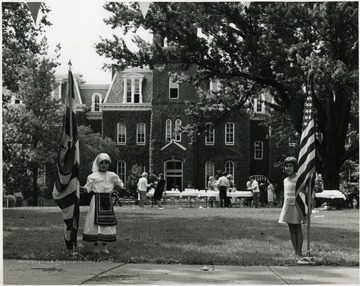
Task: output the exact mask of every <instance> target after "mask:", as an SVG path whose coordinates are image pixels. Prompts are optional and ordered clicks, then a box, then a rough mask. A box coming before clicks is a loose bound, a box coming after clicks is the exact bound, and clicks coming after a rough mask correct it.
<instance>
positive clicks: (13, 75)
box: [1, 2, 51, 102]
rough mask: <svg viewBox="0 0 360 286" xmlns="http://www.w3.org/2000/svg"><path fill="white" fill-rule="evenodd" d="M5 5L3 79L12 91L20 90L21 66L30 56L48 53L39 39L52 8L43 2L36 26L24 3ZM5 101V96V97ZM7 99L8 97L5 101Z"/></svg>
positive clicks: (3, 11)
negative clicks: (40, 15)
mask: <svg viewBox="0 0 360 286" xmlns="http://www.w3.org/2000/svg"><path fill="white" fill-rule="evenodd" d="M1 6H2V79H3V86H4V87H6V88H7V89H9V90H11V91H12V92H16V91H18V89H19V86H18V82H19V79H20V74H19V68H21V67H22V66H23V65H24V63H25V62H26V60H27V58H28V57H29V56H30V55H34V54H38V55H41V54H42V55H45V54H46V48H45V46H44V45H43V42H41V41H39V37H40V35H41V34H42V33H43V32H44V29H45V27H46V26H50V25H51V23H50V22H49V21H48V20H47V14H48V13H49V12H50V9H49V8H48V7H47V6H46V5H45V4H44V3H42V4H41V6H40V9H41V12H42V14H43V16H42V18H41V19H40V21H39V23H38V25H37V26H35V25H34V22H33V19H32V17H31V14H30V11H29V9H28V8H27V6H26V4H25V3H15V2H12V3H11V2H3V3H1ZM3 100H4V98H3ZM4 101H5V102H6V101H7V98H5V100H4Z"/></svg>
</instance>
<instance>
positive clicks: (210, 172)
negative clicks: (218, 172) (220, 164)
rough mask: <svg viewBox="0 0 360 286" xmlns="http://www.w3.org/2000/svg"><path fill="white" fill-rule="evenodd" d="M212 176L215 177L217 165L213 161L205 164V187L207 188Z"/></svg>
mask: <svg viewBox="0 0 360 286" xmlns="http://www.w3.org/2000/svg"><path fill="white" fill-rule="evenodd" d="M210 176H215V164H214V162H213V161H207V162H206V163H205V186H207V183H208V181H209V177H210Z"/></svg>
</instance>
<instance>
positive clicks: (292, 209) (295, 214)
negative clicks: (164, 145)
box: [80, 153, 304, 257]
mask: <svg viewBox="0 0 360 286" xmlns="http://www.w3.org/2000/svg"><path fill="white" fill-rule="evenodd" d="M110 163H111V159H110V157H109V155H108V154H105V153H101V154H99V155H98V156H97V157H96V159H95V160H94V162H93V166H92V172H93V173H92V174H91V175H89V176H88V178H87V182H86V184H85V186H83V187H80V192H81V193H84V192H87V193H93V196H92V199H91V202H90V207H89V211H88V213H87V215H86V219H85V226H84V232H83V240H84V241H87V242H92V243H93V251H94V252H96V253H99V252H102V253H109V251H108V249H107V243H109V242H115V241H116V224H117V221H116V216H115V212H114V207H113V204H112V200H111V193H112V192H114V191H116V190H117V189H119V188H122V187H123V186H124V183H123V182H122V181H121V179H120V178H119V176H118V175H117V174H116V173H114V172H110V171H108V169H109V166H110ZM296 170H297V160H296V159H295V158H294V157H288V158H286V160H285V162H284V172H285V173H286V175H287V177H286V178H285V179H284V204H283V207H282V210H281V213H280V217H279V221H278V222H279V223H287V224H288V226H289V231H290V237H291V242H292V246H293V248H294V255H296V256H299V257H301V256H302V244H303V234H302V229H301V224H302V223H304V220H303V218H302V217H301V215H300V213H299V211H298V209H297V208H296V206H295V191H296V190H295V188H296V181H297V175H296ZM151 176H154V177H155V178H156V179H157V186H156V189H155V193H154V197H155V201H156V203H157V204H158V206H159V208H162V206H161V203H160V200H161V195H162V193H163V191H164V189H165V184H166V181H165V179H164V176H163V175H162V174H160V175H159V176H155V175H154V174H152V173H151ZM147 177H148V174H147V173H146V172H144V173H143V174H142V177H141V178H140V179H139V181H138V193H139V197H140V207H143V206H144V205H143V203H144V200H145V199H146V192H147V188H148V187H150V186H151V184H149V183H148V181H147ZM250 182H251V190H252V191H253V194H254V204H256V203H257V201H258V199H257V198H258V196H257V195H256V194H259V193H260V190H259V185H258V183H257V181H256V180H255V178H254V176H251V177H250ZM231 187H234V182H233V180H232V177H231V176H228V175H227V174H226V173H225V172H223V173H222V176H221V177H219V178H218V179H216V178H209V183H208V188H209V189H213V190H215V188H218V189H219V192H220V207H226V206H228V201H227V197H226V192H227V190H228V189H229V188H231ZM249 188H250V184H249ZM268 188H269V186H268Z"/></svg>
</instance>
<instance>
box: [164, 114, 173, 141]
mask: <svg viewBox="0 0 360 286" xmlns="http://www.w3.org/2000/svg"><path fill="white" fill-rule="evenodd" d="M171 139H172V121H171V119H167V120H166V122H165V141H166V142H170V141H171Z"/></svg>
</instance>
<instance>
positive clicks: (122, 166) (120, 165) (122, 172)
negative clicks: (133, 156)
mask: <svg viewBox="0 0 360 286" xmlns="http://www.w3.org/2000/svg"><path fill="white" fill-rule="evenodd" d="M116 168H117V170H116V172H117V174H118V175H119V177H120V180H121V181H122V182H123V183H124V186H126V162H125V161H122V160H121V161H119V162H117V166H116Z"/></svg>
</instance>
